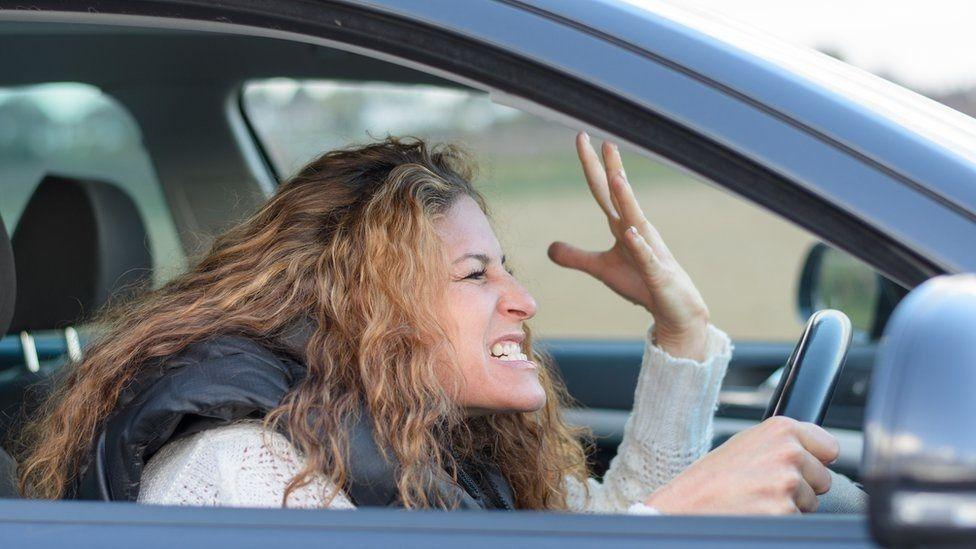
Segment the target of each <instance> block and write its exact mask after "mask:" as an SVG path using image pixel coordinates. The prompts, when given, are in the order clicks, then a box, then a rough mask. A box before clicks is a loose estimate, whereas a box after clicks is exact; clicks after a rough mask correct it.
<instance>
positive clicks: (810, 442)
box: [796, 423, 840, 465]
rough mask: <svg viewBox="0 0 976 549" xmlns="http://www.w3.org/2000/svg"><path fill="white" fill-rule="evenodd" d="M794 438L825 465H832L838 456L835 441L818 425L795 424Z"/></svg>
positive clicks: (837, 445)
mask: <svg viewBox="0 0 976 549" xmlns="http://www.w3.org/2000/svg"><path fill="white" fill-rule="evenodd" d="M796 437H797V439H798V440H799V441H800V444H802V445H803V447H804V448H806V449H807V451H808V452H810V453H811V454H813V456H814V457H816V458H817V459H819V460H820V462H821V463H823V464H825V465H829V464H830V463H833V462H834V461H835V460H836V459H837V456H838V455H839V454H840V445H839V444H838V443H837V439H836V438H834V436H833V435H831V434H830V433H828V432H827V431H825V430H824V429H823V427H820V426H819V425H814V424H813V423H797V425H796Z"/></svg>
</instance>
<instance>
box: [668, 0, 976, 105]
mask: <svg viewBox="0 0 976 549" xmlns="http://www.w3.org/2000/svg"><path fill="white" fill-rule="evenodd" d="M671 3H673V4H688V5H692V6H696V7H703V8H707V9H709V10H712V11H716V12H719V13H722V14H724V15H726V16H728V17H732V18H735V19H737V20H739V21H741V22H744V23H746V24H749V25H752V26H754V27H757V28H760V29H762V30H764V31H767V32H769V33H772V34H775V35H776V36H778V37H780V38H782V39H785V40H787V41H790V42H793V43H797V44H802V45H805V46H809V47H813V48H817V49H821V50H832V51H835V52H837V53H839V54H841V56H842V57H843V59H844V60H845V61H847V62H848V63H850V64H852V65H855V66H858V67H861V68H863V69H865V70H868V71H871V72H874V73H880V74H882V75H884V74H890V75H892V76H894V77H895V79H897V80H899V81H900V82H901V83H903V84H906V85H908V86H909V87H912V88H916V89H918V90H919V91H923V92H924V91H935V92H946V91H952V90H954V89H959V88H965V87H971V86H976V28H974V27H976V0H925V1H924V2H918V1H906V0H887V1H884V0H816V1H810V0H671Z"/></svg>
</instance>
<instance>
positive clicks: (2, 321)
mask: <svg viewBox="0 0 976 549" xmlns="http://www.w3.org/2000/svg"><path fill="white" fill-rule="evenodd" d="M16 295H17V280H16V278H14V254H13V251H11V249H10V238H8V237H7V229H6V228H5V227H4V226H3V219H0V337H3V334H5V333H7V326H10V317H12V316H13V315H14V297H15V296H16Z"/></svg>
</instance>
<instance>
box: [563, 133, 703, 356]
mask: <svg viewBox="0 0 976 549" xmlns="http://www.w3.org/2000/svg"><path fill="white" fill-rule="evenodd" d="M576 151H577V153H578V154H579V159H580V163H581V164H582V165H583V173H584V175H585V176H586V182H587V184H588V185H589V187H590V192H591V193H593V198H595V199H596V202H597V204H599V206H600V208H601V209H602V210H603V213H604V214H606V216H607V222H608V223H609V225H610V232H611V233H612V234H613V237H614V239H615V242H614V244H613V246H611V247H610V249H609V250H606V251H602V252H589V251H584V250H581V249H579V248H577V247H575V246H572V245H570V244H566V243H564V242H554V243H552V244H551V245H550V246H549V257H550V258H551V259H552V260H553V261H554V262H556V263H557V264H559V265H561V266H563V267H568V268H570V269H577V270H580V271H583V272H585V273H587V274H589V275H591V276H593V277H594V278H596V279H597V280H599V281H601V282H603V283H604V284H606V285H607V286H608V287H610V289H612V290H613V291H615V292H617V293H618V294H620V295H621V296H623V297H624V298H625V299H627V300H629V301H631V302H633V303H636V304H638V305H642V306H643V307H644V308H645V309H647V310H648V311H650V313H651V314H652V315H653V316H654V339H655V341H656V342H657V344H658V345H659V346H660V347H661V348H662V349H664V350H665V351H667V352H668V353H669V354H671V355H672V356H676V357H687V358H692V359H695V360H703V359H704V355H705V335H706V330H707V327H708V308H707V307H706V306H705V301H704V300H703V299H702V297H701V294H700V293H699V292H698V289H697V288H695V285H694V283H693V282H692V281H691V277H689V276H688V273H686V272H685V270H684V269H682V268H681V265H679V264H678V262H677V261H676V260H675V259H674V256H673V255H672V254H671V251H670V250H668V247H667V245H666V244H665V243H664V240H662V239H661V235H660V234H659V233H658V232H657V229H655V228H654V226H653V225H651V223H650V222H649V221H648V220H647V218H646V217H645V216H644V212H643V211H642V210H641V208H640V205H639V204H638V203H637V199H636V197H635V196H634V191H633V189H632V188H631V186H630V183H629V182H628V181H627V175H626V174H625V173H624V167H623V163H622V162H621V160H620V152H619V151H618V150H617V146H616V145H614V144H612V143H606V142H605V143H604V144H603V150H602V152H603V164H602V165H601V163H600V158H599V157H598V156H597V153H596V151H595V150H594V149H593V147H592V145H590V138H589V136H588V135H586V134H585V133H580V134H579V135H577V136H576Z"/></svg>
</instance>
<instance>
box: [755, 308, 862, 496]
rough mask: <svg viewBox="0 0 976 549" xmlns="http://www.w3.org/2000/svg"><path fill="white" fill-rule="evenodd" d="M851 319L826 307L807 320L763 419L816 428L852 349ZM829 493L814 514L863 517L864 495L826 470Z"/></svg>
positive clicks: (845, 479)
mask: <svg viewBox="0 0 976 549" xmlns="http://www.w3.org/2000/svg"><path fill="white" fill-rule="evenodd" d="M851 335H852V331H851V321H850V319H849V318H847V315H845V314H844V313H842V312H840V311H835V310H832V309H825V310H822V311H817V312H816V313H814V314H813V315H812V316H811V317H810V320H808V321H807V325H806V328H804V330H803V335H802V336H800V340H799V341H798V342H797V344H796V347H795V348H794V349H793V352H792V353H791V354H790V358H789V360H787V362H786V366H785V367H784V369H783V373H782V375H781V376H780V379H779V384H777V386H776V390H775V391H773V396H772V398H771V399H770V401H769V406H768V407H767V408H766V414H765V416H764V417H763V419H767V418H770V417H772V416H786V417H790V418H793V419H795V420H797V421H806V422H810V423H816V424H817V425H820V424H821V423H822V422H823V419H824V414H826V413H827V404H828V403H829V402H830V396H831V394H833V392H834V387H835V386H836V385H837V380H838V378H839V377H840V371H841V367H843V366H844V362H845V361H846V360H847V351H848V349H850V347H851ZM830 475H831V477H832V478H831V485H830V491H829V492H827V493H826V494H823V495H821V496H818V499H819V500H820V505H819V506H818V507H817V512H818V513H863V512H864V511H865V509H866V508H867V494H866V493H865V492H864V490H862V489H861V488H860V486H858V485H857V484H855V483H854V482H853V481H851V479H849V478H847V477H845V476H843V475H840V474H837V473H834V472H833V471H831V473H830Z"/></svg>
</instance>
